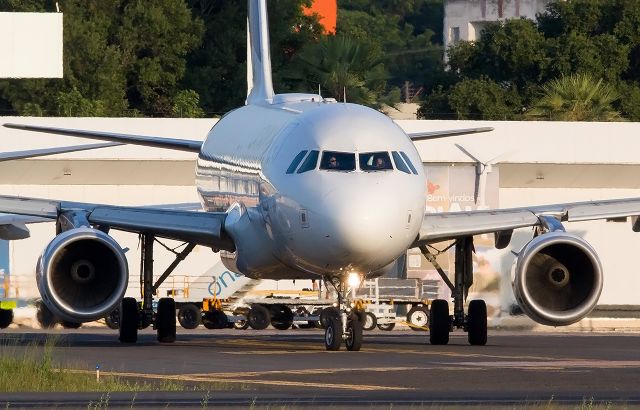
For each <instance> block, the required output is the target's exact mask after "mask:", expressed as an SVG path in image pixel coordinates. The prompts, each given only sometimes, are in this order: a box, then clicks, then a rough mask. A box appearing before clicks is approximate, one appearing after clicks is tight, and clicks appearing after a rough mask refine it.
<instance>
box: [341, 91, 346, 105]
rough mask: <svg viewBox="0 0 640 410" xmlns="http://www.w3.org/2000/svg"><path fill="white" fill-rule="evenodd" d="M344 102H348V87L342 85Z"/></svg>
mask: <svg viewBox="0 0 640 410" xmlns="http://www.w3.org/2000/svg"><path fill="white" fill-rule="evenodd" d="M342 102H343V103H345V104H346V103H347V87H342Z"/></svg>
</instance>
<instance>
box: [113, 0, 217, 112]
mask: <svg viewBox="0 0 640 410" xmlns="http://www.w3.org/2000/svg"><path fill="white" fill-rule="evenodd" d="M123 6H124V7H123V9H122V21H121V23H120V24H119V26H118V28H117V30H116V33H115V36H116V38H117V40H118V43H119V46H120V48H121V50H122V58H123V65H124V69H125V70H126V73H127V88H126V90H127V99H128V100H129V104H130V105H131V106H133V107H134V108H136V109H138V110H140V111H142V112H145V113H147V114H151V115H160V116H163V115H167V114H168V113H170V112H171V106H172V100H173V97H175V95H176V94H177V93H178V92H179V91H180V88H179V83H180V81H181V80H182V78H183V76H184V73H185V69H186V56H187V55H188V53H189V52H190V51H191V50H192V49H193V48H194V47H196V46H198V45H199V44H200V41H201V37H202V34H203V32H204V24H203V22H202V20H200V19H198V18H194V17H193V16H192V15H191V12H190V10H189V8H188V7H187V5H186V4H185V2H184V1H183V0H156V1H153V2H146V1H141V0H130V1H126V2H124V3H123Z"/></svg>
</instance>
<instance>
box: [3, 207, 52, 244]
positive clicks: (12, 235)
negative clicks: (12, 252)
mask: <svg viewBox="0 0 640 410" xmlns="http://www.w3.org/2000/svg"><path fill="white" fill-rule="evenodd" d="M48 221H49V219H45V218H38V217H34V216H27V215H15V214H0V239H3V240H5V241H14V240H18V239H26V238H28V237H29V234H30V233H29V228H27V225H26V224H30V223H38V222H48Z"/></svg>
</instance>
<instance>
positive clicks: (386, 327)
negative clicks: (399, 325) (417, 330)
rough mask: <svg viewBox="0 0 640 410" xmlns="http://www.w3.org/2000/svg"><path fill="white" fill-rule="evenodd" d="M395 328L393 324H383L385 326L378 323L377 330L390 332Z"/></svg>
mask: <svg viewBox="0 0 640 410" xmlns="http://www.w3.org/2000/svg"><path fill="white" fill-rule="evenodd" d="M395 327H396V324H395V323H385V324H381V323H378V329H380V330H384V331H386V332H390V331H392V330H393V329H394V328H395Z"/></svg>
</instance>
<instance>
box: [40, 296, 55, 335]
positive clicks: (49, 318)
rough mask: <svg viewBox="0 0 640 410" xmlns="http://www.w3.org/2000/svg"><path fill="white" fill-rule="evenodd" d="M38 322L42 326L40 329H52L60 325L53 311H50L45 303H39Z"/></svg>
mask: <svg viewBox="0 0 640 410" xmlns="http://www.w3.org/2000/svg"><path fill="white" fill-rule="evenodd" d="M36 320H37V321H38V323H39V324H40V327H42V328H43V329H52V328H53V327H54V326H55V325H56V323H58V320H57V319H56V317H55V315H54V314H53V312H52V311H51V310H49V308H48V307H47V305H45V304H44V302H39V303H38V311H37V312H36Z"/></svg>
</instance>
